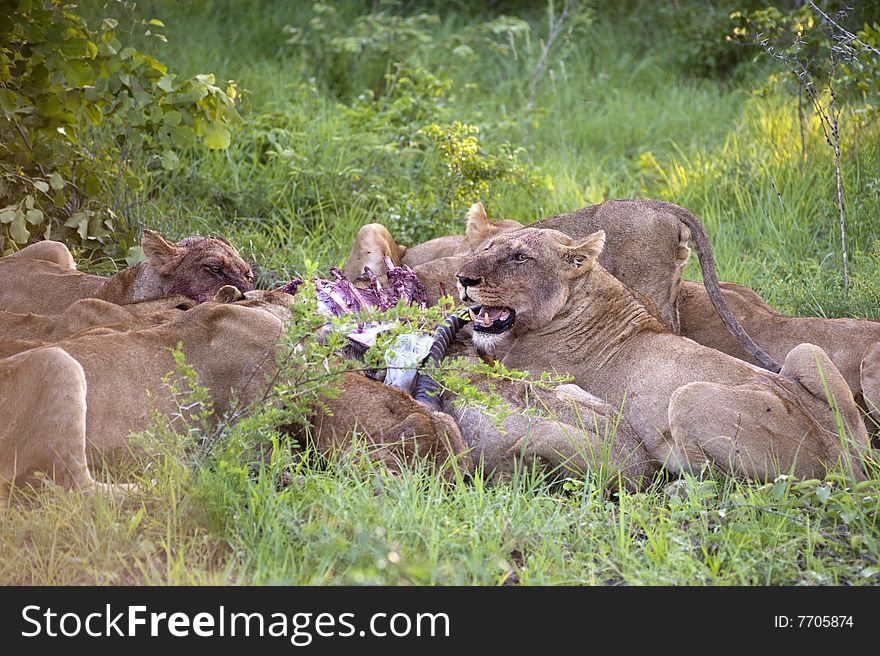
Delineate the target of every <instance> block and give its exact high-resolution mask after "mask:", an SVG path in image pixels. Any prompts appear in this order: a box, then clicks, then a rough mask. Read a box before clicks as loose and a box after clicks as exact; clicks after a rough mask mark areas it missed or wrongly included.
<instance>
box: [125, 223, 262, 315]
mask: <svg viewBox="0 0 880 656" xmlns="http://www.w3.org/2000/svg"><path fill="white" fill-rule="evenodd" d="M142 244H143V249H144V253H145V254H146V255H147V258H148V259H149V261H150V263H151V264H152V265H153V266H154V267H155V268H156V270H157V271H158V272H159V273H160V274H161V275H162V277H163V278H164V287H165V293H166V294H168V295H171V294H182V295H184V296H188V297H189V298H192V299H195V300H196V301H199V302H200V303H201V302H204V301H209V300H211V299H212V298H213V297H214V295H215V294H216V293H217V292H218V291H219V290H220V288H221V287H223V286H225V285H232V286H233V287H235V288H236V289H238V290H239V291H241V292H249V291H251V290H253V288H254V286H253V278H254V276H253V272H252V271H251V267H250V265H249V264H248V263H247V262H245V261H244V260H243V259H242V258H241V256H240V255H239V254H238V252H237V251H236V250H235V248H234V247H233V246H232V244H230V243H229V242H228V241H226V240H225V239H222V238H217V237H187V238H186V239H183V240H181V241H180V242H178V243H177V244H172V243H170V242H168V241H166V240H165V239H164V238H162V236H161V235H159V234H158V233H156V232H153V231H147V230H145V231H144V239H143V242H142Z"/></svg>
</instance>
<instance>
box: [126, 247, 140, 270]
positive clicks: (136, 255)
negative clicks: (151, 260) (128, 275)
mask: <svg viewBox="0 0 880 656" xmlns="http://www.w3.org/2000/svg"><path fill="white" fill-rule="evenodd" d="M143 259H144V249H143V248H141V247H140V246H132V247H131V248H129V249H128V253H127V254H126V256H125V262H126V264H128V266H130V267H132V266H134V265H135V264H137V263H138V262H140V261H141V260H143Z"/></svg>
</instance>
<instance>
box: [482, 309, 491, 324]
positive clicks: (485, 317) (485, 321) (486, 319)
mask: <svg viewBox="0 0 880 656" xmlns="http://www.w3.org/2000/svg"><path fill="white" fill-rule="evenodd" d="M483 325H484V326H491V325H492V320H491V319H490V318H489V313H488V312H483Z"/></svg>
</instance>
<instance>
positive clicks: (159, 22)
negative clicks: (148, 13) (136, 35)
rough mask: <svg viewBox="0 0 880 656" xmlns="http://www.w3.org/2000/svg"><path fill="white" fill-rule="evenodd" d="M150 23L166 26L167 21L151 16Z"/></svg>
mask: <svg viewBox="0 0 880 656" xmlns="http://www.w3.org/2000/svg"><path fill="white" fill-rule="evenodd" d="M150 25H158V26H159V27H165V23H163V22H162V21H160V20H159V19H158V18H151V19H150Z"/></svg>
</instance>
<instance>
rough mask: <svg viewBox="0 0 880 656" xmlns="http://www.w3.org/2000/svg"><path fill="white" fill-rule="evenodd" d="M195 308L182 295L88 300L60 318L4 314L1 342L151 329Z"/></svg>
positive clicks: (0, 315)
mask: <svg viewBox="0 0 880 656" xmlns="http://www.w3.org/2000/svg"><path fill="white" fill-rule="evenodd" d="M195 305H196V302H195V301H194V300H193V299H191V298H187V297H186V296H181V295H179V294H178V295H174V296H168V297H163V298H158V299H153V300H150V301H140V302H137V303H128V304H125V305H117V304H116V303H110V302H109V301H103V300H101V299H99V298H84V299H82V300H79V301H76V302H74V303H71V304H70V305H69V306H68V307H66V308H65V309H64V310H63V311H62V312H61V313H60V314H34V313H33V312H29V313H27V314H16V313H14V312H0V341H9V340H31V341H40V342H57V341H59V340H62V339H64V338H66V337H70V336H72V335H75V334H77V333H80V332H82V331H85V330H91V329H95V328H97V327H101V328H103V329H105V330H136V329H140V328H148V327H150V326H155V325H158V324H160V323H164V322H166V321H170V320H171V319H174V318H175V317H177V316H178V315H179V314H180V312H182V311H185V310H188V309H190V308H192V307H193V306H195ZM0 357H2V356H0Z"/></svg>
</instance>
